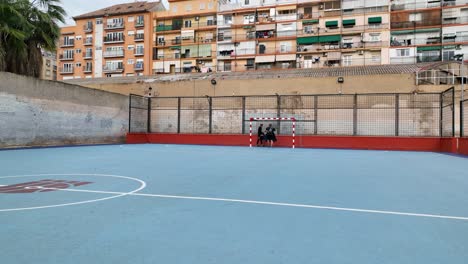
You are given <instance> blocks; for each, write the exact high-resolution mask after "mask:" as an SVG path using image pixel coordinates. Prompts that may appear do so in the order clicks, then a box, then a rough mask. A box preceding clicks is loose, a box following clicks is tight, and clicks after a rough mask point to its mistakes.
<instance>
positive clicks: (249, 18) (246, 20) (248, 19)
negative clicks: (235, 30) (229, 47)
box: [244, 14, 255, 24]
mask: <svg viewBox="0 0 468 264" xmlns="http://www.w3.org/2000/svg"><path fill="white" fill-rule="evenodd" d="M254 22H255V15H254V14H251V15H245V16H244V24H250V23H254Z"/></svg>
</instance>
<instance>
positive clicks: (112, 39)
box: [103, 36, 125, 43]
mask: <svg viewBox="0 0 468 264" xmlns="http://www.w3.org/2000/svg"><path fill="white" fill-rule="evenodd" d="M103 41H104V43H122V42H124V41H125V37H124V36H121V37H119V38H117V37H104V40H103Z"/></svg>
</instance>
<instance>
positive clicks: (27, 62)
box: [0, 0, 66, 77]
mask: <svg viewBox="0 0 468 264" xmlns="http://www.w3.org/2000/svg"><path fill="white" fill-rule="evenodd" d="M65 15H66V13H65V10H64V9H63V8H62V7H61V6H60V0H34V1H29V0H0V71H8V72H13V73H17V74H22V75H28V76H34V77H39V76H40V73H41V70H42V53H41V52H42V49H44V50H48V51H55V50H56V48H57V47H56V43H57V41H58V39H59V37H60V27H59V26H58V24H57V23H58V22H62V23H64V22H65V19H64V18H65Z"/></svg>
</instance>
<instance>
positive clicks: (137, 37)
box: [135, 33, 145, 42]
mask: <svg viewBox="0 0 468 264" xmlns="http://www.w3.org/2000/svg"><path fill="white" fill-rule="evenodd" d="M144 40H145V34H144V33H138V34H135V41H138V42H139V41H144Z"/></svg>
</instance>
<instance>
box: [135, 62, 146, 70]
mask: <svg viewBox="0 0 468 264" xmlns="http://www.w3.org/2000/svg"><path fill="white" fill-rule="evenodd" d="M143 66H144V64H143V62H138V63H136V64H135V66H134V69H135V71H142V70H144V67H143Z"/></svg>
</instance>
